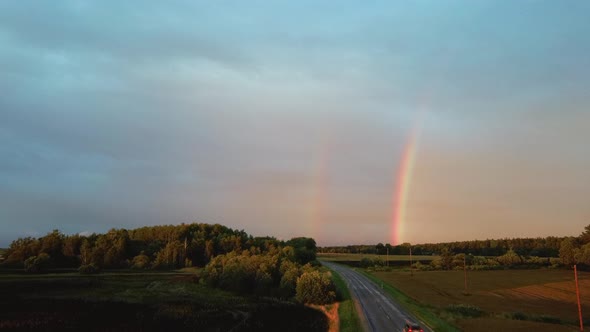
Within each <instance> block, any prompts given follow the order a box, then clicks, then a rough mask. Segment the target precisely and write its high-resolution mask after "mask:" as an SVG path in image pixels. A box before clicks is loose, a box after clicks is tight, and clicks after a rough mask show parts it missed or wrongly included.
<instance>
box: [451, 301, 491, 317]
mask: <svg viewBox="0 0 590 332" xmlns="http://www.w3.org/2000/svg"><path fill="white" fill-rule="evenodd" d="M447 311H448V312H451V313H454V314H457V315H461V316H463V317H481V316H483V314H484V311H483V310H481V309H480V308H479V307H476V306H474V305H470V304H453V305H450V306H448V307H447Z"/></svg>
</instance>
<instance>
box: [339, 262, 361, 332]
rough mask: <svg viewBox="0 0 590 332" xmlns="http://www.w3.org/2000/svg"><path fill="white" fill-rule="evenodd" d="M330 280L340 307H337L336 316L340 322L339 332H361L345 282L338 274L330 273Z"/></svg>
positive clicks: (358, 319) (359, 322) (356, 313)
mask: <svg viewBox="0 0 590 332" xmlns="http://www.w3.org/2000/svg"><path fill="white" fill-rule="evenodd" d="M332 278H333V280H334V284H335V285H336V292H337V295H338V300H339V301H340V306H339V307H338V316H339V320H340V331H341V332H357V331H362V328H361V321H360V318H359V316H358V312H357V311H356V307H355V305H354V301H353V300H352V298H351V296H350V291H349V290H348V286H347V285H346V282H345V281H344V280H343V279H342V277H340V275H339V274H338V273H336V272H335V271H332Z"/></svg>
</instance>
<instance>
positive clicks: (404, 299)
mask: <svg viewBox="0 0 590 332" xmlns="http://www.w3.org/2000/svg"><path fill="white" fill-rule="evenodd" d="M358 271H359V272H361V273H362V274H364V275H365V276H367V277H368V278H369V279H371V280H372V281H373V282H375V283H376V284H377V285H379V286H381V287H382V288H383V289H384V290H385V291H387V293H389V295H391V296H392V297H393V298H394V299H395V300H396V301H397V302H398V303H399V304H401V306H402V307H404V309H406V310H407V311H408V312H411V313H412V314H413V315H414V316H416V317H417V318H418V319H419V320H420V321H422V322H423V323H425V324H426V325H428V327H430V328H431V329H432V330H434V331H443V332H444V331H449V332H455V331H460V330H459V329H458V328H457V327H455V326H453V325H452V324H451V323H449V322H448V321H445V320H443V319H441V318H440V317H439V316H437V315H436V313H435V312H434V309H435V308H433V307H430V306H426V305H423V304H422V303H419V302H417V301H415V300H414V299H412V298H411V297H409V296H407V295H406V294H404V293H403V292H401V291H400V290H398V289H397V288H395V287H393V286H392V285H390V284H388V283H386V282H383V280H381V279H379V278H377V277H376V276H375V275H373V274H371V273H368V272H367V271H365V270H364V269H359V270H358Z"/></svg>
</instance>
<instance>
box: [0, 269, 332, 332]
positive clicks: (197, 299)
mask: <svg viewBox="0 0 590 332" xmlns="http://www.w3.org/2000/svg"><path fill="white" fill-rule="evenodd" d="M192 272H194V271H176V272H161V273H158V272H151V273H131V272H114V273H109V272H106V273H102V274H99V275H92V276H82V275H79V274H78V273H54V274H46V275H27V274H9V273H4V274H0V294H2V296H0V330H3V329H6V330H22V331H24V330H32V329H38V330H64V329H71V330H91V331H102V330H110V331H127V330H145V331H151V330H170V331H182V330H186V331H194V330H198V331H228V330H232V331H253V330H256V331H276V330H281V331H301V330H306V331H326V330H327V327H328V321H327V318H326V316H325V315H324V314H323V313H322V312H320V311H318V310H315V309H312V308H309V307H305V306H302V305H297V304H294V303H292V302H289V301H281V300H277V299H269V298H257V297H243V296H238V295H234V294H232V293H228V292H224V291H220V290H217V289H211V288H209V287H207V286H205V285H202V284H201V283H199V282H198V281H197V277H196V274H195V273H192Z"/></svg>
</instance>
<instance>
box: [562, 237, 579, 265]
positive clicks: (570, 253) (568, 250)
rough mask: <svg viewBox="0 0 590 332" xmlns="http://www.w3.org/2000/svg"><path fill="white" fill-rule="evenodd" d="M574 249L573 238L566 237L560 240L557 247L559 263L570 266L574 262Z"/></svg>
mask: <svg viewBox="0 0 590 332" xmlns="http://www.w3.org/2000/svg"><path fill="white" fill-rule="evenodd" d="M575 249H576V246H575V243H574V239H573V238H571V237H568V238H566V239H565V240H563V241H562V242H561V245H560V247H559V258H560V259H561V263H562V264H563V265H566V266H571V265H574V264H575V263H576V260H575Z"/></svg>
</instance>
